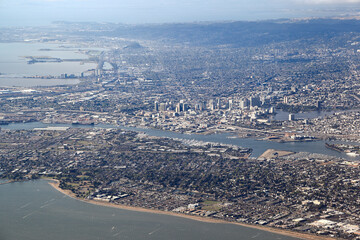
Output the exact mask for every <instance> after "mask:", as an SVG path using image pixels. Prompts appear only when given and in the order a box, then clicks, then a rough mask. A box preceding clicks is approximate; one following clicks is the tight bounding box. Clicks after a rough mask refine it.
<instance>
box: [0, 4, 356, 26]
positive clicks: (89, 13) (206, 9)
mask: <svg viewBox="0 0 360 240" xmlns="http://www.w3.org/2000/svg"><path fill="white" fill-rule="evenodd" d="M356 12H357V13H359V12H360V0H0V26H14V25H15V26H21V25H24V26H29V25H45V24H49V23H50V22H52V21H57V20H67V21H96V22H115V23H159V22H193V21H218V20H260V19H273V18H283V17H285V18H297V17H311V16H334V15H340V14H347V13H350V14H354V13H356Z"/></svg>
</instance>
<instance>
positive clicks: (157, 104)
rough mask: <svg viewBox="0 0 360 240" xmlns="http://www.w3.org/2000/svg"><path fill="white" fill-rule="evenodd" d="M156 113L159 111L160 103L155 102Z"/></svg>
mask: <svg viewBox="0 0 360 240" xmlns="http://www.w3.org/2000/svg"><path fill="white" fill-rule="evenodd" d="M154 111H155V112H158V111H159V103H158V102H157V101H155V102H154Z"/></svg>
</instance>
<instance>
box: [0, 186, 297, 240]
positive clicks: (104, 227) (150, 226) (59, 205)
mask: <svg viewBox="0 0 360 240" xmlns="http://www.w3.org/2000/svg"><path fill="white" fill-rule="evenodd" d="M0 239H2V240H13V239H14V240H15V239H19V240H20V239H30V240H31V239H34V240H49V239H52V240H57V239H59V240H63V239H76V240H93V239H94V240H95V239H131V240H143V239H156V240H169V239H179V240H184V239H187V240H192V239H194V240H195V239H196V240H199V239H204V240H211V239H213V240H218V239H223V240H226V239H231V240H233V239H239V240H248V239H249V240H250V239H261V240H292V239H296V238H291V237H286V236H282V235H277V234H273V233H269V232H264V231H260V230H256V229H251V228H246V227H241V226H236V225H232V224H219V223H216V224H215V223H203V222H199V221H194V220H190V219H185V218H180V217H174V216H166V215H161V214H153V213H142V212H135V211H128V210H122V209H115V208H109V207H103V206H97V205H92V204H88V203H84V202H81V201H78V200H75V199H72V198H70V197H67V196H65V195H63V194H62V193H60V192H58V191H56V190H55V189H53V188H52V187H51V186H50V185H49V184H47V182H46V181H43V180H39V181H30V182H23V183H11V184H4V185H0Z"/></svg>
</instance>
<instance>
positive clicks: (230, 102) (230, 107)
mask: <svg viewBox="0 0 360 240" xmlns="http://www.w3.org/2000/svg"><path fill="white" fill-rule="evenodd" d="M232 109H233V100H232V99H230V100H229V110H232Z"/></svg>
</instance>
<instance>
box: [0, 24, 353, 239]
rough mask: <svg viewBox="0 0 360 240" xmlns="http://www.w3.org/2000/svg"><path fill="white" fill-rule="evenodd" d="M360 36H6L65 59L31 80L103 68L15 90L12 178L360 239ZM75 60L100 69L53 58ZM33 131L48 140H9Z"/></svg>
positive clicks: (112, 27)
mask: <svg viewBox="0 0 360 240" xmlns="http://www.w3.org/2000/svg"><path fill="white" fill-rule="evenodd" d="M359 27H360V21H359V20H354V19H348V20H344V19H310V20H309V19H307V20H277V21H260V22H230V23H194V24H164V25H161V24H159V25H156V24H155V25H149V26H147V25H145V26H142V25H139V26H138V25H135V26H123V25H121V24H110V23H109V24H106V23H104V24H96V23H72V22H56V23H54V24H53V25H51V26H48V27H34V28H19V27H18V28H15V27H14V28H4V29H2V34H1V35H0V43H13V42H17V43H19V42H20V43H26V44H33V43H41V44H45V43H46V44H53V46H54V48H53V49H48V48H43V49H39V51H41V54H38V55H36V56H35V55H34V56H21V58H22V59H23V61H26V62H27V64H30V65H31V66H38V65H39V64H47V63H51V64H57V63H59V64H60V63H64V62H66V63H74V62H76V63H80V64H89V63H91V64H93V65H94V66H95V68H94V69H88V70H86V71H83V72H81V73H79V74H74V73H68V72H64V73H62V74H60V75H51V74H46V75H26V76H22V78H23V79H24V81H26V80H34V79H35V80H36V79H42V80H44V79H45V80H46V81H57V80H64V79H66V80H71V81H74V82H73V84H63V85H51V86H38V85H33V86H16V84H15V85H11V84H10V85H9V86H5V85H3V86H0V129H1V130H0V153H1V154H0V178H2V179H7V180H9V181H26V180H34V179H39V178H45V179H56V180H58V181H59V183H60V184H59V187H60V188H62V189H67V190H70V191H71V192H72V193H73V194H74V195H75V196H76V197H77V198H80V199H89V200H95V201H100V202H109V203H113V204H117V205H127V206H135V207H142V208H147V209H156V210H162V211H166V212H175V213H179V214H188V215H196V216H202V217H207V218H214V219H222V220H226V221H230V222H241V223H246V224H253V225H261V226H268V227H273V228H280V229H287V230H293V231H297V232H302V233H309V234H314V236H315V235H321V236H327V237H334V238H339V239H360V198H359V196H360V195H359V192H360V179H359V176H360V162H359V161H358V160H356V158H355V157H357V156H359V154H360V147H359V143H360V122H359V116H360V109H359V104H360V93H359V90H360V89H359V88H360V84H359V78H360V61H359V60H360V45H359V44H360V30H359V29H360V28H359ZM229 29H232V30H229ZM234 29H235V30H234ZM65 50H66V51H74V52H77V53H79V54H80V53H81V54H82V55H84V56H86V57H85V58H82V59H68V58H60V57H52V56H51V53H52V52H54V51H65ZM47 55H49V56H47ZM5 78H6V79H10V81H11V79H12V78H14V79H15V77H14V76H12V75H10V74H8V73H6V72H1V73H0V80H1V79H5ZM16 78H18V76H16ZM29 123H41V124H43V125H48V126H47V127H40V128H32V129H16V128H11V127H9V126H16V124H23V125H26V124H29ZM128 127H136V128H139V129H140V130H139V131H130V130H126V128H128ZM141 128H142V129H157V130H161V131H166V132H176V133H182V134H186V135H192V134H200V135H211V134H219V133H225V134H229V136H230V137H231V138H239V139H240V138H241V139H244V138H245V139H257V140H261V141H270V142H277V143H289V142H293V143H294V144H297V143H302V142H313V141H319V140H321V141H324V140H325V141H328V142H327V143H326V147H327V148H329V149H331V150H333V151H337V152H341V153H346V154H347V155H348V156H353V157H354V159H353V160H351V159H349V158H347V159H344V158H338V157H335V156H329V155H325V154H317V153H309V152H298V151H295V150H294V151H281V149H269V150H267V151H265V152H264V153H263V154H262V155H261V156H259V157H257V156H256V157H254V156H253V155H252V153H253V151H254V149H253V148H248V147H242V146H238V145H232V144H225V143H216V141H215V142H208V141H195V140H188V139H175V138H172V137H158V136H151V135H149V134H145V133H144V132H142V131H141Z"/></svg>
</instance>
